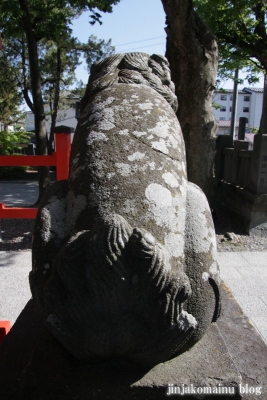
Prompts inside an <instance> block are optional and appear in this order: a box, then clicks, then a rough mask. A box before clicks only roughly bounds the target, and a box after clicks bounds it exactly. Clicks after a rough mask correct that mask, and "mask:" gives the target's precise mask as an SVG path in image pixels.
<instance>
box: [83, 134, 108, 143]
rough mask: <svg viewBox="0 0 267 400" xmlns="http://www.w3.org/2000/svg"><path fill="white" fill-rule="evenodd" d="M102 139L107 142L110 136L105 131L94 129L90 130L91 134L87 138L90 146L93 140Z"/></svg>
mask: <svg viewBox="0 0 267 400" xmlns="http://www.w3.org/2000/svg"><path fill="white" fill-rule="evenodd" d="M101 140H103V141H105V142H106V141H107V140H108V138H107V136H106V135H105V134H104V133H103V132H95V131H92V132H90V134H89V136H88V138H87V140H86V143H87V145H88V146H90V145H91V144H92V143H93V142H95V141H101Z"/></svg>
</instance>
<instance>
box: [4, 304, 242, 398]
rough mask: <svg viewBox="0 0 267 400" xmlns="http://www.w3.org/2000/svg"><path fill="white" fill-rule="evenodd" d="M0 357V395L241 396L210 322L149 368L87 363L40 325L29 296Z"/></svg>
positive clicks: (233, 370)
mask: <svg viewBox="0 0 267 400" xmlns="http://www.w3.org/2000/svg"><path fill="white" fill-rule="evenodd" d="M12 331H13V332H12ZM18 355H19V356H18ZM0 360H1V361H0V398H1V399H2V400H7V399H10V398H12V399H13V400H15V399H20V400H63V399H64V400H74V399H75V400H87V399H88V400H89V399H99V400H100V399H101V400H106V399H109V400H111V399H112V400H113V399H114V400H118V399H120V400H126V399H127V400H131V399H138V400H142V399H146V400H149V399H153V400H154V399H162V398H165V396H167V394H168V393H170V394H173V395H174V394H175V392H176V395H177V396H178V398H181V397H180V395H179V393H178V392H179V390H183V389H179V387H181V388H183V387H185V386H188V387H189V389H188V390H190V391H191V392H193V393H191V394H189V395H187V396H186V395H184V396H182V398H190V399H195V398H196V399H215V398H218V395H217V394H214V391H216V390H217V391H218V393H220V391H221V392H222V391H223V390H224V391H225V390H226V389H223V388H229V389H228V390H229V392H230V393H232V391H234V392H235V394H234V395H230V396H229V395H226V394H225V395H222V394H221V395H220V396H219V398H220V399H240V398H241V397H240V396H239V395H238V386H239V384H240V383H241V376H240V374H239V373H238V371H237V369H236V367H235V365H234V363H233V360H232V358H231V356H230V354H229V353H228V350H227V348H226V345H225V344H224V340H223V338H222V336H221V334H220V332H219V330H218V327H217V325H216V324H213V325H212V326H211V328H210V330H209V332H208V333H207V334H206V335H205V336H204V337H203V339H202V340H201V341H200V342H199V343H197V344H196V345H195V346H194V347H193V348H192V349H191V350H190V351H188V352H186V353H184V354H182V355H180V356H179V357H177V358H175V359H173V360H170V361H168V362H165V363H162V364H158V365H157V366H155V367H154V368H152V369H150V370H145V369H140V368H139V367H137V366H134V365H130V364H126V363H123V362H109V363H103V364H99V365H87V364H84V363H81V362H79V361H78V360H76V359H75V358H74V357H73V356H71V355H70V353H69V352H68V351H67V350H66V349H65V348H64V347H63V346H62V345H61V344H60V343H59V342H58V341H57V340H56V339H55V338H54V337H53V336H52V335H51V334H50V333H49V332H47V331H46V330H45V329H44V328H43V327H42V323H41V321H40V319H39V316H38V314H37V313H36V310H35V307H34V305H33V304H32V302H31V301H30V302H29V303H28V305H27V306H26V308H25V309H24V311H23V312H22V314H21V315H20V317H19V319H18V320H17V322H16V324H15V325H14V328H13V329H12V330H11V332H10V334H9V335H8V336H7V338H6V339H5V341H4V342H3V344H2V346H1V348H0ZM172 385H173V386H172ZM197 387H202V389H198V392H199V393H197V390H196V388H197ZM219 387H220V388H219ZM204 388H205V389H204ZM216 388H217V389H216ZM194 391H195V392H196V393H194ZM1 392H2V393H1ZM212 392H213V394H212Z"/></svg>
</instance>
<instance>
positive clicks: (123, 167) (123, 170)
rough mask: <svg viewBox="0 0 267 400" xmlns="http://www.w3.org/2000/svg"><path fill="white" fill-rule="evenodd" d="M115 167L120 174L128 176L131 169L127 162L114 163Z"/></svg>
mask: <svg viewBox="0 0 267 400" xmlns="http://www.w3.org/2000/svg"><path fill="white" fill-rule="evenodd" d="M115 167H116V168H118V173H119V174H121V175H122V176H129V175H131V173H132V169H131V166H130V165H129V164H124V163H116V164H115Z"/></svg>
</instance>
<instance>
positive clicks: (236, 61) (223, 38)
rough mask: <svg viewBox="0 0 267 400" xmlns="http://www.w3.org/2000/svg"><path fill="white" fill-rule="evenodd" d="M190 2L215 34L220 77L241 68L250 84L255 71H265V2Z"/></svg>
mask: <svg viewBox="0 0 267 400" xmlns="http://www.w3.org/2000/svg"><path fill="white" fill-rule="evenodd" d="M194 5H195V9H196V11H197V13H198V15H199V16H200V17H201V18H202V19H203V20H204V21H205V22H206V24H207V25H208V26H209V27H210V29H211V30H212V32H213V33H214V34H215V35H216V37H217V42H218V46H219V53H220V64H219V73H220V76H221V77H225V76H226V77H228V76H229V71H234V70H235V69H245V70H246V72H247V79H248V80H249V81H250V82H251V83H253V82H255V81H257V79H258V78H257V75H258V73H259V72H263V73H267V33H266V17H265V16H266V12H267V3H266V1H255V0H231V1H225V0H218V1H217V0H216V1H215V0H195V1H194Z"/></svg>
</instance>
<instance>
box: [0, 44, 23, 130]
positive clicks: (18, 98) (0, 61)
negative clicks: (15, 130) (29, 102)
mask: <svg viewBox="0 0 267 400" xmlns="http://www.w3.org/2000/svg"><path fill="white" fill-rule="evenodd" d="M18 74H19V70H18V68H17V67H16V66H15V67H14V68H13V65H11V64H10V63H9V60H8V58H7V56H6V54H5V52H4V51H0V124H2V126H3V128H4V129H6V127H7V126H8V125H11V124H13V123H15V122H17V121H18V119H19V118H20V116H21V113H20V112H19V105H20V104H21V102H22V95H21V93H20V91H19V90H18V86H17V75H18Z"/></svg>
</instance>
